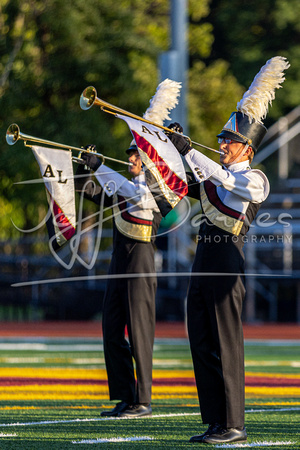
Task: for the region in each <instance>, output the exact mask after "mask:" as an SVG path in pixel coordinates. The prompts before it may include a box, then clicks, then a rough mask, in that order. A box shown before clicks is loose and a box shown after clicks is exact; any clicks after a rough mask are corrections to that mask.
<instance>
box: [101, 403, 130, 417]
mask: <svg viewBox="0 0 300 450" xmlns="http://www.w3.org/2000/svg"><path fill="white" fill-rule="evenodd" d="M128 406H129V405H128V403H126V402H120V403H117V404H116V406H115V407H114V408H113V409H110V410H109V411H102V413H101V414H100V415H101V416H102V417H117V416H118V414H119V413H121V412H122V411H125V409H127V408H128Z"/></svg>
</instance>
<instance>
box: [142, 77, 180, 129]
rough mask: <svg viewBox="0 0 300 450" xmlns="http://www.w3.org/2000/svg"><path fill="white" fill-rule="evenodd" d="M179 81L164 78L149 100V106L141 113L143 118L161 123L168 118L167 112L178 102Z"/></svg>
mask: <svg viewBox="0 0 300 450" xmlns="http://www.w3.org/2000/svg"><path fill="white" fill-rule="evenodd" d="M180 89H181V83H180V82H177V81H173V80H169V79H168V78H166V79H165V80H164V81H162V82H161V83H160V84H159V85H158V86H157V89H156V92H155V94H154V96H153V97H152V98H151V100H150V106H149V107H148V109H147V111H146V112H145V114H144V115H143V117H144V119H147V120H150V121H151V122H154V123H157V125H163V123H164V120H167V119H168V120H170V116H169V112H170V110H171V109H173V108H175V106H176V105H177V104H178V97H179V95H180Z"/></svg>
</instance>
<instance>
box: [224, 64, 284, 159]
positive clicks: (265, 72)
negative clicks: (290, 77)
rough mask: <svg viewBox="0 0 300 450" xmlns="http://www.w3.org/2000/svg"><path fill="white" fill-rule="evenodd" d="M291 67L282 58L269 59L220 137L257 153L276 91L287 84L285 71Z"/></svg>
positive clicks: (232, 114) (238, 104)
mask: <svg viewBox="0 0 300 450" xmlns="http://www.w3.org/2000/svg"><path fill="white" fill-rule="evenodd" d="M289 67H290V64H289V62H288V61H287V60H286V58H284V57H282V56H275V57H274V58H271V59H269V60H268V61H267V62H266V64H265V65H264V66H263V67H262V68H261V69H260V71H259V72H258V74H257V75H256V76H255V78H254V80H253V82H252V84H251V86H250V88H249V89H248V91H246V92H245V94H244V95H243V98H242V99H241V101H239V102H238V103H237V111H235V112H233V113H231V115H230V117H229V120H228V121H227V123H226V124H225V125H224V127H223V129H222V131H221V133H220V134H218V135H217V137H221V138H229V139H233V140H235V141H237V142H242V143H244V144H248V145H249V146H251V147H252V148H253V150H254V152H257V150H258V147H259V146H260V144H261V141H262V140H263V138H264V136H265V134H266V132H267V128H266V127H265V126H264V124H263V122H262V119H264V118H265V117H266V116H267V113H268V107H269V104H270V105H271V104H272V100H274V98H275V89H278V88H280V87H282V86H281V83H283V81H284V80H285V77H284V73H283V71H284V70H286V69H288V68H289Z"/></svg>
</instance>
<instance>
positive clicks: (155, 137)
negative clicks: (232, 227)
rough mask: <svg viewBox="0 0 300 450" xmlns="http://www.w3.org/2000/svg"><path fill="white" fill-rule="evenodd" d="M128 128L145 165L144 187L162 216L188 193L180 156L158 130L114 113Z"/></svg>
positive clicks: (160, 130) (161, 131) (159, 129)
mask: <svg viewBox="0 0 300 450" xmlns="http://www.w3.org/2000/svg"><path fill="white" fill-rule="evenodd" d="M116 117H119V118H120V119H122V120H124V121H125V122H126V123H127V125H128V126H129V128H130V130H131V133H132V135H133V138H134V140H135V142H136V145H137V147H138V150H139V154H140V157H141V159H142V162H143V164H144V170H145V176H146V182H147V185H148V187H149V189H150V191H151V193H152V194H153V196H154V198H155V201H156V203H157V205H158V207H159V209H160V211H161V213H162V215H163V216H164V217H165V216H166V215H167V214H168V212H169V211H171V210H172V209H173V208H174V207H175V206H176V205H177V203H178V202H179V201H180V200H181V199H182V198H183V197H184V196H185V195H186V194H187V192H188V186H187V181H186V175H185V170H184V165H183V162H182V159H181V156H180V154H179V153H178V151H177V150H176V148H175V147H174V145H173V144H172V142H171V141H170V140H169V139H168V137H167V136H166V135H165V134H164V132H163V130H162V129H161V128H158V127H156V126H154V125H150V124H147V123H146V122H142V121H140V120H136V119H132V118H131V117H126V116H122V115H120V114H116Z"/></svg>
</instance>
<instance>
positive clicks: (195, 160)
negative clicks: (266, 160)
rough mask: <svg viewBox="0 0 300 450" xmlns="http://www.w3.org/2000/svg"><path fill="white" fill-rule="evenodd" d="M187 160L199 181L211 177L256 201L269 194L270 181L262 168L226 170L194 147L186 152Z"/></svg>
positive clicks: (217, 182) (247, 198)
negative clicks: (238, 170)
mask: <svg viewBox="0 0 300 450" xmlns="http://www.w3.org/2000/svg"><path fill="white" fill-rule="evenodd" d="M185 160H186V162H187V163H188V165H189V166H190V168H191V169H192V171H193V173H194V176H195V178H196V180H197V181H199V182H202V181H204V180H207V179H208V178H209V179H210V181H211V182H212V183H214V184H215V185H216V186H223V187H224V188H225V189H227V190H228V191H230V192H233V193H234V194H236V195H239V196H240V197H242V198H243V199H245V200H248V201H251V202H254V203H261V202H263V201H264V200H265V199H266V198H267V196H268V195H269V191H270V186H269V181H268V179H267V177H266V176H265V174H264V173H263V172H261V171H260V170H256V169H250V170H243V171H242V172H231V171H230V170H226V169H225V170H224V169H223V168H222V167H221V166H220V165H219V164H218V163H216V162H215V161H212V160H211V159H209V158H208V157H207V156H205V155H203V154H202V153H200V152H198V151H196V150H194V149H192V150H191V151H190V152H189V153H187V154H186V156H185Z"/></svg>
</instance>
